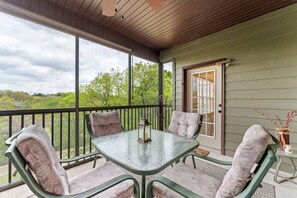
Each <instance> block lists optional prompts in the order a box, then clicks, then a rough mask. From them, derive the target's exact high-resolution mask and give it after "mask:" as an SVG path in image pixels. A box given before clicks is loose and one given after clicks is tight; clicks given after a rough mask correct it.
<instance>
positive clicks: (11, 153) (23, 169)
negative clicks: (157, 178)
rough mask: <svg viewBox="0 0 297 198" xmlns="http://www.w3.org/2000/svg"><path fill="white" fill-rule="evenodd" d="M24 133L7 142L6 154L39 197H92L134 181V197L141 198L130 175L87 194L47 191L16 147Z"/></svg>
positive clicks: (99, 186) (12, 137) (66, 160)
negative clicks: (58, 193) (63, 193)
mask: <svg viewBox="0 0 297 198" xmlns="http://www.w3.org/2000/svg"><path fill="white" fill-rule="evenodd" d="M20 133H22V131H20V132H18V133H16V134H15V135H13V136H11V137H10V138H9V139H7V140H6V141H5V144H6V145H7V146H9V148H8V149H7V151H6V152H5V156H6V157H8V158H9V160H10V161H11V162H12V164H13V165H14V167H15V168H16V170H17V171H18V172H19V173H20V175H21V177H22V180H23V181H24V182H25V183H26V184H27V186H28V187H29V189H30V190H31V191H32V192H33V193H34V194H35V195H36V196H38V197H42V198H83V197H92V196H95V195H97V194H99V193H101V192H103V191H105V190H107V189H109V188H111V187H113V186H115V185H117V184H119V183H121V182H123V181H125V180H132V181H133V182H134V196H135V197H137V198H139V197H140V189H139V184H138V182H137V180H136V179H135V178H134V177H132V176H131V175H129V174H122V175H120V176H117V177H115V178H113V179H110V180H109V181H106V182H104V183H103V184H100V185H98V186H96V187H94V188H92V189H89V190H87V191H85V192H81V193H78V194H73V195H55V194H52V193H49V192H47V191H45V190H44V189H43V188H42V187H41V186H40V185H39V184H38V182H37V181H36V180H35V178H34V176H33V174H32V173H31V171H30V169H29V168H27V163H26V161H25V159H24V158H23V157H22V155H21V153H20V152H19V150H18V149H17V147H16V143H15V141H14V140H15V139H16V138H17V136H18V135H19V134H20ZM86 157H87V156H85V155H82V156H78V157H74V158H71V159H65V160H60V163H70V162H77V161H78V160H80V159H83V158H86Z"/></svg>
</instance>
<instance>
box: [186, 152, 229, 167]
mask: <svg viewBox="0 0 297 198" xmlns="http://www.w3.org/2000/svg"><path fill="white" fill-rule="evenodd" d="M189 156H194V157H198V158H201V159H204V160H207V161H210V162H213V163H216V164H221V165H225V166H232V162H230V161H223V160H218V159H215V158H212V157H207V156H204V155H201V154H198V153H193V152H192V153H189V154H187V155H186V156H185V157H183V162H184V163H185V161H186V158H187V157H189Z"/></svg>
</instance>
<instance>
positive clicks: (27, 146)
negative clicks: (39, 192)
mask: <svg viewBox="0 0 297 198" xmlns="http://www.w3.org/2000/svg"><path fill="white" fill-rule="evenodd" d="M16 146H17V148H18V150H19V151H20V153H21V155H22V156H23V157H24V159H25V160H26V162H27V163H28V165H29V167H30V169H31V170H32V172H33V173H34V175H35V176H36V178H37V181H38V182H39V184H40V185H41V186H42V188H43V189H44V190H46V191H47V192H50V193H53V194H57V195H67V194H69V186H68V178H67V174H66V171H65V170H64V168H63V167H62V166H61V165H60V163H59V159H58V157H57V154H56V152H55V150H54V148H53V147H52V145H51V142H50V139H49V137H48V135H47V133H46V131H45V130H44V129H43V128H42V127H41V126H39V125H31V126H29V127H27V128H25V129H24V131H23V132H22V133H21V134H20V135H19V136H18V137H17V140H16Z"/></svg>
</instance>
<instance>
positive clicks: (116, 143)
mask: <svg viewBox="0 0 297 198" xmlns="http://www.w3.org/2000/svg"><path fill="white" fill-rule="evenodd" d="M151 139H152V141H151V142H148V143H146V144H142V143H139V142H138V141H137V130H133V131H127V132H123V133H116V134H112V135H106V136H102V137H98V138H95V139H93V140H92V143H93V144H94V146H95V147H96V148H97V149H98V150H99V151H100V152H101V153H102V155H104V156H105V157H106V158H107V159H109V160H110V161H112V162H114V163H115V164H117V165H119V166H121V167H123V168H124V169H126V170H128V171H130V172H132V173H135V174H137V175H141V176H142V184H141V186H142V193H141V197H145V186H146V184H145V182H146V181H145V180H146V176H147V175H153V174H156V173H158V172H160V171H162V170H163V169H165V168H166V167H167V166H169V165H170V164H172V163H174V162H175V161H177V160H178V159H180V158H181V157H183V156H184V155H186V154H187V153H189V152H191V151H193V149H195V148H197V147H198V146H199V143H198V141H196V140H194V139H190V138H186V137H182V136H179V135H175V134H172V133H167V132H163V131H158V130H152V137H151Z"/></svg>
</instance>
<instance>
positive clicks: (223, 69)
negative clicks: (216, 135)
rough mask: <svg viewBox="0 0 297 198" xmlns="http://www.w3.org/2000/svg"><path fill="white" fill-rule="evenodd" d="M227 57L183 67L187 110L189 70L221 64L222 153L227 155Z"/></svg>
mask: <svg viewBox="0 0 297 198" xmlns="http://www.w3.org/2000/svg"><path fill="white" fill-rule="evenodd" d="M225 62H226V60H225V59H217V60H213V61H208V62H203V63H198V64H194V65H189V66H185V67H182V83H181V86H182V93H181V94H182V97H181V98H182V101H181V103H182V111H183V112H185V111H186V109H187V106H186V105H187V99H188V98H187V97H188V94H187V71H188V70H191V69H198V68H203V67H207V66H211V65H219V66H221V67H222V69H221V72H222V74H221V75H222V79H221V81H222V82H221V97H222V103H221V105H222V106H221V154H222V155H225Z"/></svg>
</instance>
